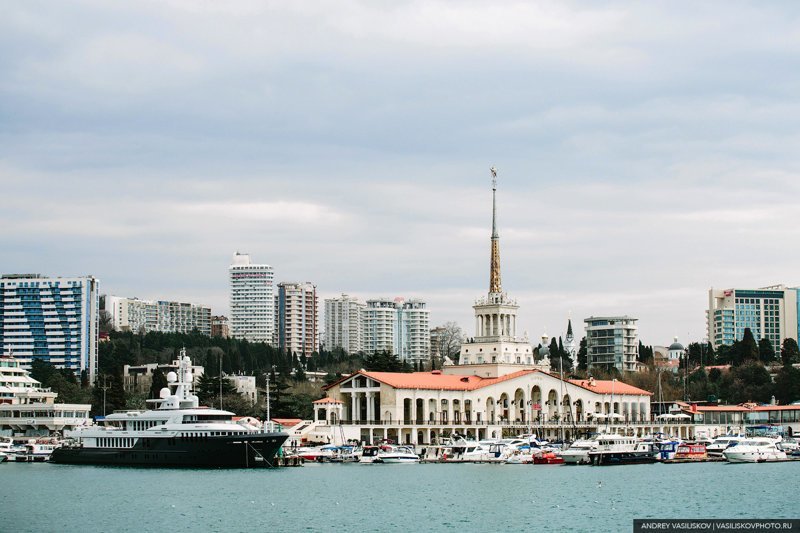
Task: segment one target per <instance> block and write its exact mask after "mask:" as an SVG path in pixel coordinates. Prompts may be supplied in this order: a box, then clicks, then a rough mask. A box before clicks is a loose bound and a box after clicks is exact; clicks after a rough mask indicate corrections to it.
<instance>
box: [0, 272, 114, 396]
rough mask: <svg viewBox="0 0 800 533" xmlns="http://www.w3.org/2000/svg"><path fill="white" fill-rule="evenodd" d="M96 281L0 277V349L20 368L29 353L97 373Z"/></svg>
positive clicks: (29, 358)
mask: <svg viewBox="0 0 800 533" xmlns="http://www.w3.org/2000/svg"><path fill="white" fill-rule="evenodd" d="M99 285H100V282H99V280H98V279H97V278H94V277H92V276H85V277H77V278H47V277H44V276H41V275H40V274H9V275H3V276H2V277H0V353H3V354H13V356H14V357H15V358H16V359H17V360H18V361H19V363H20V365H21V366H22V367H23V368H27V369H30V365H31V362H32V361H33V359H34V358H36V359H42V360H44V361H47V362H49V363H51V364H53V365H54V366H56V367H57V368H69V369H71V370H73V371H75V372H76V373H77V374H80V373H81V371H86V372H87V373H88V375H89V379H90V380H92V381H93V380H94V377H95V374H96V373H97V346H98V332H99V322H98V320H99V304H100V296H99V293H98V289H99Z"/></svg>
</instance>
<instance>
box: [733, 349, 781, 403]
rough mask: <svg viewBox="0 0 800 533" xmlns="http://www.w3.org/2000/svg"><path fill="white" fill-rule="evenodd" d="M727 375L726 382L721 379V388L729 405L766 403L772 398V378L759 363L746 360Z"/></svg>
mask: <svg viewBox="0 0 800 533" xmlns="http://www.w3.org/2000/svg"><path fill="white" fill-rule="evenodd" d="M728 374H729V376H726V377H728V378H729V379H728V380H726V379H725V378H723V383H724V385H723V387H724V394H725V396H724V397H725V398H726V400H727V401H728V402H729V403H744V402H761V403H766V402H768V401H770V399H771V398H772V394H773V392H774V387H773V384H772V378H771V377H770V375H769V372H768V371H767V369H766V368H764V365H763V364H761V363H760V362H758V361H755V360H752V359H751V360H747V361H745V362H744V363H742V364H741V365H739V366H738V367H735V368H733V369H732V370H731V371H730V372H729V373H728ZM726 381H727V382H726ZM721 392H722V391H721Z"/></svg>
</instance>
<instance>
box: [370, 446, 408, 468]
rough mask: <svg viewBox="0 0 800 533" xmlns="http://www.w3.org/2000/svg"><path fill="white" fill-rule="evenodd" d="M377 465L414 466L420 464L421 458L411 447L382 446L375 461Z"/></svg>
mask: <svg viewBox="0 0 800 533" xmlns="http://www.w3.org/2000/svg"><path fill="white" fill-rule="evenodd" d="M373 462H375V463H384V464H412V463H419V456H418V455H417V454H416V453H414V450H412V449H411V447H410V446H391V445H388V446H381V448H380V451H379V452H378V454H377V456H376V457H375V459H374V460H373Z"/></svg>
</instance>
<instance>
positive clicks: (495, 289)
mask: <svg viewBox="0 0 800 533" xmlns="http://www.w3.org/2000/svg"><path fill="white" fill-rule="evenodd" d="M490 171H491V173H492V260H491V265H490V267H489V293H490V294H491V293H495V294H497V293H501V292H503V287H502V284H501V283H500V235H498V233H497V198H496V197H497V169H496V168H494V167H492V168H491V169H490Z"/></svg>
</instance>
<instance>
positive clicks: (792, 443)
mask: <svg viewBox="0 0 800 533" xmlns="http://www.w3.org/2000/svg"><path fill="white" fill-rule="evenodd" d="M778 448H780V449H781V450H783V451H785V452H786V453H793V452H796V451H797V450H799V449H800V445H798V443H797V439H794V438H792V437H784V438H783V439H782V440H781V441H780V442H779V443H778Z"/></svg>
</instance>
